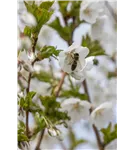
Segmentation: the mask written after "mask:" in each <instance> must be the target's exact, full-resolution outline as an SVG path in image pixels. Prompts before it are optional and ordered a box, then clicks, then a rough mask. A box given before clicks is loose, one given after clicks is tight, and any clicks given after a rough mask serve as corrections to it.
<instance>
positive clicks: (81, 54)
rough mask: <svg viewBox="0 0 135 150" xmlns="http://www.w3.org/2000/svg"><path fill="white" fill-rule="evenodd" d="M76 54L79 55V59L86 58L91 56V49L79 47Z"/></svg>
mask: <svg viewBox="0 0 135 150" xmlns="http://www.w3.org/2000/svg"><path fill="white" fill-rule="evenodd" d="M75 52H76V53H79V58H81V59H82V58H83V59H84V58H85V57H86V56H87V55H88V54H89V49H88V48H87V47H82V46H81V47H79V48H78V49H76V50H75Z"/></svg>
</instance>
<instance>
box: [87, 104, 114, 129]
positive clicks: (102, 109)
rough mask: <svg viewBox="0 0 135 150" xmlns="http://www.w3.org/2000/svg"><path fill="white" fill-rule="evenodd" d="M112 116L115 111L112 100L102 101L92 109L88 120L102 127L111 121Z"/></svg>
mask: <svg viewBox="0 0 135 150" xmlns="http://www.w3.org/2000/svg"><path fill="white" fill-rule="evenodd" d="M114 118H115V111H114V105H113V102H104V103H102V104H101V105H99V106H98V107H97V108H95V109H94V110H93V111H92V113H91V116H90V121H91V123H93V124H95V125H96V126H97V127H98V128H103V127H105V126H107V125H108V123H109V122H112V121H113V120H114Z"/></svg>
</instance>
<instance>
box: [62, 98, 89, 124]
mask: <svg viewBox="0 0 135 150" xmlns="http://www.w3.org/2000/svg"><path fill="white" fill-rule="evenodd" d="M61 107H62V111H67V112H68V115H69V116H70V117H71V120H70V121H69V124H73V123H76V122H78V121H80V120H81V119H84V120H88V118H89V109H90V108H91V104H90V103H89V102H87V101H84V100H80V99H78V98H69V99H66V100H64V102H62V104H61Z"/></svg>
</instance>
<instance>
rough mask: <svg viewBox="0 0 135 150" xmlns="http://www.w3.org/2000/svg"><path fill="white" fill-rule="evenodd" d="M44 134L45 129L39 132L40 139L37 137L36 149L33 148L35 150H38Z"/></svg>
mask: <svg viewBox="0 0 135 150" xmlns="http://www.w3.org/2000/svg"><path fill="white" fill-rule="evenodd" d="M44 132H45V129H43V130H42V131H41V134H40V137H39V140H38V143H37V146H36V148H35V150H40V148H39V147H40V144H41V142H42V139H43V136H44Z"/></svg>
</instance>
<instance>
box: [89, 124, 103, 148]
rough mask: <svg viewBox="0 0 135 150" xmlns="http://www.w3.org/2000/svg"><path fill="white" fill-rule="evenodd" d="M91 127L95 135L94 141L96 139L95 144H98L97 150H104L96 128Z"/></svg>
mask: <svg viewBox="0 0 135 150" xmlns="http://www.w3.org/2000/svg"><path fill="white" fill-rule="evenodd" d="M92 127H93V130H94V132H95V135H96V139H97V144H98V147H99V150H104V144H103V143H102V142H101V139H100V134H99V132H98V129H97V127H96V126H95V125H94V124H93V125H92Z"/></svg>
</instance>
